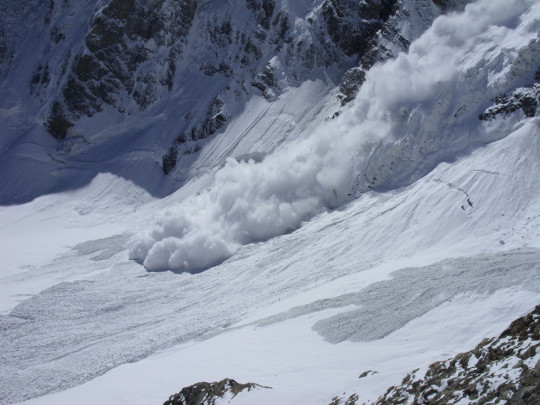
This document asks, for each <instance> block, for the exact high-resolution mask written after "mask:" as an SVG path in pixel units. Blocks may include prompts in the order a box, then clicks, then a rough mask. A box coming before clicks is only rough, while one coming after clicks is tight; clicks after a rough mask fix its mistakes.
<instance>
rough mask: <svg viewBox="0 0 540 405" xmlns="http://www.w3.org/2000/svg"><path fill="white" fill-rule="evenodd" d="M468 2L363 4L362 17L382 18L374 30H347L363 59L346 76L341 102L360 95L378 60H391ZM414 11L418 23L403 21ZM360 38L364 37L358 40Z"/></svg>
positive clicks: (439, 0)
mask: <svg viewBox="0 0 540 405" xmlns="http://www.w3.org/2000/svg"><path fill="white" fill-rule="evenodd" d="M465 3H467V0H419V1H417V2H415V3H414V7H415V9H411V4H410V3H407V2H403V1H382V0H379V1H377V0H370V1H367V2H365V3H362V4H360V5H359V6H358V12H359V14H360V15H361V16H362V17H364V18H369V17H371V18H374V19H378V20H377V22H376V23H374V24H373V26H372V28H374V29H375V30H374V31H372V32H371V33H367V32H366V31H365V29H364V32H363V33H359V34H358V35H355V34H353V35H352V36H351V30H350V29H345V30H344V31H343V32H344V33H345V36H347V37H348V38H349V39H348V40H347V41H348V43H350V42H351V41H353V42H355V43H356V45H355V46H354V49H360V52H359V56H360V58H359V61H358V64H357V66H356V67H353V68H351V69H350V70H349V71H348V72H346V73H345V74H344V75H343V77H342V80H341V83H340V91H341V92H342V94H343V96H342V98H341V104H342V105H345V104H347V103H348V102H350V101H352V100H353V99H354V98H355V97H356V94H357V93H358V90H359V88H360V86H361V85H362V83H363V82H364V77H365V73H366V72H367V71H368V70H369V69H371V67H372V66H373V65H374V64H375V63H378V62H383V61H385V60H388V59H391V58H393V57H395V56H397V54H398V53H399V52H406V51H407V50H408V49H409V45H410V43H411V42H412V41H413V40H414V39H416V37H417V36H419V35H420V34H421V33H422V32H423V31H424V30H425V29H427V27H429V25H431V23H432V22H433V20H434V19H435V18H436V17H437V16H439V15H441V14H443V13H445V12H447V11H452V10H455V9H459V8H460V7H463V6H464V4H465ZM419 10H422V12H419ZM412 14H417V15H416V16H415V20H414V22H410V23H409V24H408V25H407V26H404V25H402V24H400V21H406V20H407V19H410V17H411V15H412ZM330 20H331V21H334V20H335V18H334V19H332V18H330ZM411 25H413V26H412V27H411ZM331 26H332V27H334V26H336V24H335V23H333V24H331ZM366 34H367V35H366ZM358 37H362V38H363V39H362V40H360V39H354V38H358ZM333 38H334V37H333ZM347 49H349V47H347ZM361 72H363V74H361Z"/></svg>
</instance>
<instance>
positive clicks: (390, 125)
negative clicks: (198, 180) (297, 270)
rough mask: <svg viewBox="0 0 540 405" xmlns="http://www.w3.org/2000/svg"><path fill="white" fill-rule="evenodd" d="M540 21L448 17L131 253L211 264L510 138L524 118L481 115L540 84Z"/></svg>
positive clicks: (498, 7) (188, 204)
mask: <svg viewBox="0 0 540 405" xmlns="http://www.w3.org/2000/svg"><path fill="white" fill-rule="evenodd" d="M526 10H527V11H528V12H526V13H525V11H526ZM522 13H524V15H523V16H522ZM539 15H540V8H539V7H538V5H533V4H532V3H529V4H527V3H521V4H520V5H519V6H518V7H515V6H514V5H509V4H508V3H497V4H495V3H490V4H489V5H487V4H483V3H479V4H473V5H471V6H469V7H467V8H466V11H465V12H464V13H462V14H455V15H451V16H443V17H441V18H439V19H437V20H436V21H435V22H434V24H433V27H431V28H430V29H429V30H428V31H426V33H425V34H423V35H422V36H421V37H420V38H419V39H418V40H417V41H415V42H414V43H413V44H412V45H411V47H410V51H409V52H408V53H407V54H403V53H402V54H400V55H399V56H398V57H397V58H396V59H393V60H390V61H388V62H386V63H384V64H380V65H377V66H374V67H373V68H372V69H371V70H370V71H369V72H368V74H367V76H366V82H365V83H364V85H363V87H362V89H361V90H360V92H359V94H358V96H357V98H356V100H355V102H354V104H353V105H352V106H351V108H350V109H348V110H347V111H346V112H344V113H343V114H342V115H341V116H340V117H339V119H337V120H335V121H333V122H329V123H327V124H325V125H319V126H318V127H317V128H316V130H315V131H313V133H310V134H309V136H304V137H300V138H298V139H295V140H293V141H290V142H287V143H285V144H283V145H281V147H279V148H278V149H276V150H275V152H274V153H273V154H271V155H269V156H267V157H266V158H265V159H264V160H263V161H262V162H258V161H255V160H250V161H247V162H238V161H236V160H232V159H230V160H229V161H228V162H227V164H226V165H225V167H224V168H223V169H221V170H220V171H219V172H217V174H216V176H215V180H214V184H213V186H212V187H211V188H210V189H209V190H208V191H204V192H201V193H199V194H197V195H196V196H193V197H192V198H190V199H188V200H186V201H184V202H182V203H181V204H178V205H176V206H173V207H171V208H170V209H168V210H167V211H166V212H165V213H164V214H163V216H162V217H160V218H159V219H158V220H157V222H156V225H155V226H154V227H153V229H152V230H151V231H149V232H148V233H146V234H143V235H141V236H140V237H138V238H137V239H135V240H134V243H133V244H132V246H131V249H130V257H131V258H133V259H135V260H138V261H140V262H141V263H143V264H144V266H145V267H146V268H147V269H149V270H162V269H175V270H187V271H193V270H198V269H204V268H206V267H208V266H211V265H214V264H217V263H219V262H220V261H222V260H224V259H227V258H228V257H230V256H231V255H233V254H234V253H235V252H236V251H237V250H238V248H239V246H241V245H243V244H246V243H251V242H256V241H261V240H266V239H268V238H269V237H273V236H276V235H279V234H283V233H286V232H290V231H291V230H294V229H296V228H297V227H298V226H300V224H301V222H302V221H304V220H306V219H308V218H310V216H311V215H313V213H314V212H316V211H317V210H320V209H322V208H336V207H339V206H341V205H342V204H344V203H345V202H347V201H350V200H351V198H352V197H354V196H357V195H359V194H360V193H362V192H364V191H366V190H369V189H373V188H376V189H395V188H397V187H399V186H404V185H408V184H410V183H412V182H413V181H414V180H416V179H418V178H419V177H421V176H424V175H425V174H426V173H427V172H428V171H429V170H431V169H432V168H433V167H434V165H436V164H437V163H439V162H441V161H448V160H452V159H455V157H456V156H458V155H459V154H462V153H467V152H468V151H470V150H471V149H474V148H475V147H477V146H478V145H479V144H483V143H485V142H489V141H491V140H494V139H498V138H500V137H504V136H506V134H508V133H509V132H510V131H511V129H510V127H509V126H510V125H511V124H512V123H513V122H515V120H516V119H519V117H520V115H519V114H517V115H516V117H510V118H508V119H496V120H491V121H489V122H487V123H486V122H484V121H482V120H479V118H478V117H479V115H480V114H481V113H482V112H483V111H484V110H485V109H486V108H487V107H488V106H489V105H490V104H491V103H492V101H491V100H490V99H492V98H493V97H495V96H496V95H498V94H501V93H506V92H508V91H509V90H510V91H511V90H513V89H515V88H516V87H520V86H523V85H525V84H527V83H530V84H532V83H533V82H534V80H535V72H536V71H537V69H539V68H538V66H539V65H540V45H539V38H538V30H537V29H536V28H537V27H536V25H535V23H534V22H535V21H536V19H537V18H538V16H539ZM501 55H502V56H501ZM441 61H442V62H441ZM537 107H538V103H537V104H536V106H535V108H533V109H534V110H536V108H537ZM520 112H521V111H520ZM465 194H466V193H465ZM470 204H472V203H470V202H469V203H468V205H470Z"/></svg>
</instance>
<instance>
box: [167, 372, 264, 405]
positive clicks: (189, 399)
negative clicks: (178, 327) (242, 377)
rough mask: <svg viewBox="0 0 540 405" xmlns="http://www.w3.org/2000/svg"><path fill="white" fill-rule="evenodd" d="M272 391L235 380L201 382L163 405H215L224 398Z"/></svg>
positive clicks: (172, 397) (187, 388)
mask: <svg viewBox="0 0 540 405" xmlns="http://www.w3.org/2000/svg"><path fill="white" fill-rule="evenodd" d="M258 389H270V387H264V386H262V385H259V384H254V383H247V384H240V383H238V382H236V381H235V380H233V379H229V378H226V379H224V380H221V381H219V382H213V383H208V382H199V383H196V384H193V385H190V386H189V387H185V388H182V390H181V391H180V392H179V393H177V394H174V395H171V397H170V398H169V399H168V400H167V401H165V402H164V403H163V405H215V403H216V400H218V399H220V398H224V397H226V396H227V397H229V398H230V399H232V398H234V397H235V396H237V395H238V394H239V393H241V392H244V391H247V392H249V391H251V390H258Z"/></svg>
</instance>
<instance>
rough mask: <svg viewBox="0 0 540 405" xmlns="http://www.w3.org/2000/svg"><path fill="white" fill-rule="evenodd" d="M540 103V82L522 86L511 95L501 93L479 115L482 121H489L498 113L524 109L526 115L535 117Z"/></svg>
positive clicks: (505, 113)
mask: <svg viewBox="0 0 540 405" xmlns="http://www.w3.org/2000/svg"><path fill="white" fill-rule="evenodd" d="M539 105H540V84H538V83H535V84H533V85H532V86H529V87H521V88H519V89H517V90H516V91H514V92H513V93H512V94H511V95H510V96H508V95H507V94H501V95H499V96H497V97H495V99H494V100H493V105H492V106H491V107H489V108H488V109H487V110H486V111H484V112H483V113H482V114H480V116H479V117H478V118H479V119H480V120H482V121H488V120H490V119H493V118H495V117H497V116H498V115H501V114H504V115H507V114H511V113H513V112H516V111H519V110H521V111H523V114H525V116H526V117H534V116H536V115H537V114H538V106H539Z"/></svg>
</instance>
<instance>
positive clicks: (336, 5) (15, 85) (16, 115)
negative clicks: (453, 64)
mask: <svg viewBox="0 0 540 405" xmlns="http://www.w3.org/2000/svg"><path fill="white" fill-rule="evenodd" d="M4 3H5V4H4V6H3V7H2V10H0V22H1V25H2V28H0V62H1V65H0V81H1V82H0V124H2V125H1V126H2V134H1V135H2V140H1V141H0V142H1V145H0V146H1V148H0V153H1V161H0V165H1V166H0V169H1V170H2V173H3V174H4V176H3V178H2V179H0V180H2V181H0V203H3V204H7V203H18V202H26V201H30V200H31V199H32V198H35V197H37V196H39V195H42V194H44V193H48V192H54V191H62V190H68V189H73V188H76V187H79V186H81V185H84V184H88V183H89V181H90V180H91V179H92V178H93V177H94V176H95V175H96V174H97V173H99V172H112V173H114V174H116V175H119V176H121V177H124V178H127V179H130V180H131V181H133V182H135V183H136V184H138V185H139V186H141V187H143V188H145V189H146V190H148V191H149V192H150V193H151V194H153V195H156V196H163V195H167V194H169V193H171V192H172V191H174V190H176V189H177V188H178V187H179V186H180V185H182V184H184V183H185V182H186V180H188V179H190V178H192V177H193V176H196V175H198V174H199V173H200V172H201V171H208V170H212V169H213V168H215V167H219V166H220V165H221V164H222V163H223V158H224V157H227V156H230V155H229V153H233V156H236V155H235V154H234V152H235V150H236V145H238V144H239V142H238V141H239V137H240V136H242V135H246V134H247V133H249V134H250V136H247V139H245V140H244V141H242V142H241V143H242V145H244V146H242V148H241V149H243V152H242V153H245V150H246V149H251V151H252V152H261V153H262V152H270V151H272V150H273V148H274V147H275V145H276V143H279V141H280V140H282V139H284V138H287V137H294V136H296V135H298V133H299V132H300V131H301V129H302V125H301V123H299V122H295V121H291V122H288V123H287V125H285V126H283V120H285V119H286V120H287V121H290V119H291V118H293V119H294V117H287V116H286V115H282V117H281V118H279V119H277V121H276V122H275V124H271V123H270V122H267V121H265V120H263V121H261V120H260V119H257V117H259V116H260V115H261V114H263V115H265V116H267V117H274V119H275V116H274V114H273V113H279V112H281V111H283V108H284V106H287V105H292V104H293V103H294V104H298V105H301V107H300V108H298V106H295V108H294V110H296V111H297V112H296V113H295V114H296V116H299V114H301V113H302V110H304V111H305V112H306V114H305V115H304V117H308V116H310V115H313V114H315V113H316V112H317V111H318V110H319V108H320V102H321V100H322V99H323V98H325V96H327V95H328V92H329V91H330V89H332V88H335V87H336V85H337V83H339V81H340V79H341V76H342V74H343V73H344V72H345V71H346V70H347V69H349V68H351V67H352V66H355V65H356V64H357V63H358V62H359V59H360V58H361V57H362V55H364V54H365V53H367V52H369V53H371V54H373V53H375V54H373V55H372V57H371V58H370V60H372V63H374V62H376V61H378V60H380V59H383V56H378V55H376V53H377V52H378V51H379V50H380V49H383V48H384V49H387V48H388V49H390V48H392V50H394V51H395V49H394V48H396V49H400V50H403V49H406V48H407V45H408V42H407V41H411V40H412V39H414V38H416V37H417V36H418V35H420V33H421V32H422V31H423V30H424V29H425V28H427V26H428V25H429V24H430V23H431V22H432V21H433V19H434V18H435V17H436V16H437V15H440V14H441V13H442V12H445V11H448V10H449V9H452V8H454V7H459V6H461V4H462V3H463V0H450V1H443V2H441V1H437V2H433V1H431V0H422V1H420V2H416V1H411V0H407V1H401V2H398V1H396V0H380V1H379V0H378V1H370V2H358V1H352V0H346V1H334V0H302V1H294V2H290V1H275V0H239V1H234V2H223V1H221V0H219V1H218V0H216V1H206V0H205V1H202V0H200V1H199V0H197V1H195V0H181V1H170V0H152V1H150V2H148V1H140V0H106V1H97V0H88V1H86V0H85V1H77V2H73V1H69V0H66V1H62V2H59V1H57V2H54V1H52V0H51V1H49V2H44V1H35V0H32V1H26V2H25V3H24V4H23V5H20V4H19V3H20V2H18V1H16V0H5V1H4ZM442 5H444V7H443V6H442ZM404 19H406V20H407V23H405V22H404V21H403V20H404ZM410 26H413V27H414V29H412V30H411V29H409V28H408V27H410ZM388 30H390V31H391V32H392V33H393V34H392V35H387V36H384V35H383V34H384V33H385V32H387V31H388ZM394 34H395V35H394ZM394 37H395V38H394ZM397 38H403V41H402V40H401V39H400V40H399V41H400V45H399V46H397V45H396V46H394V45H393V42H392V41H393V40H395V41H398V39H397ZM386 54H388V52H386V53H385V55H386ZM387 56H388V55H387ZM349 76H350V75H349ZM353 76H354V75H353ZM352 79H354V77H352ZM321 81H322V83H324V87H323V85H321ZM313 82H315V87H316V89H313V85H312V83H313ZM353 82H354V83H353ZM347 83H349V87H350V86H352V87H354V88H357V87H358V84H359V83H357V82H355V81H354V80H351V78H349V79H347ZM348 94H349V96H350V92H349V93H348ZM336 96H337V94H336V93H334V94H333V95H332V97H331V98H332V102H333V104H334V107H333V109H334V111H331V113H330V115H331V114H333V113H334V112H336V110H337V109H338V107H339V100H338V99H337V97H336ZM287 97H290V98H289V99H288V101H286V99H287ZM254 100H257V101H255V104H256V105H257V106H256V107H255V108H256V111H255V112H254V115H253V117H250V118H251V119H252V120H253V121H254V122H253V125H250V124H249V123H248V122H247V121H245V120H242V124H241V125H240V127H239V126H238V116H240V115H242V113H244V116H245V115H246V113H249V112H250V111H253V104H254ZM263 100H265V101H266V103H264V101H263ZM276 100H281V101H282V103H278V104H276V105H274V102H275V101H276ZM263 103H264V104H267V105H266V106H263ZM258 107H260V108H258ZM266 110H268V111H266ZM289 110H290V109H289ZM265 111H266V113H265ZM232 121H234V123H235V124H236V125H235V127H233V128H230V129H228V126H229V123H232ZM280 122H281V123H282V124H281V125H280ZM244 124H247V125H244ZM296 124H299V126H298V127H296V126H295V125H296ZM253 133H255V134H256V135H253ZM52 136H54V137H56V138H58V139H56V140H55V139H52ZM215 138H217V139H219V141H218V144H219V145H218V147H219V148H220V149H219V150H220V152H219V153H217V156H216V155H215V147H209V149H210V150H214V152H210V153H201V150H204V149H205V148H204V146H205V145H207V144H208V143H209V142H212V140H213V139H215ZM246 145H249V146H246ZM21 160H24V161H25V164H24V165H20V164H19V162H20V161H21ZM21 166H23V167H21ZM165 173H167V174H168V175H166V174H165ZM36 179H38V181H34V180H36Z"/></svg>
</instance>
